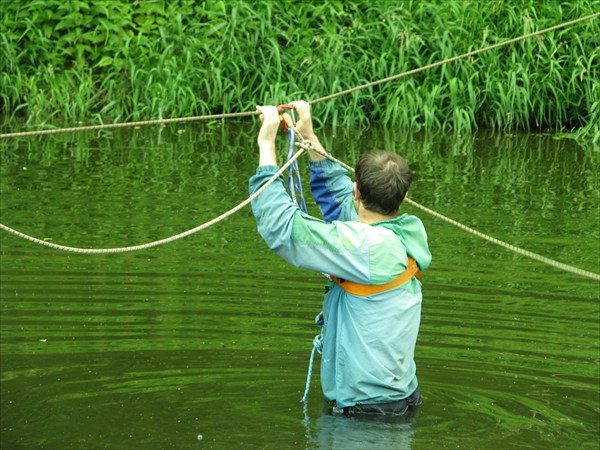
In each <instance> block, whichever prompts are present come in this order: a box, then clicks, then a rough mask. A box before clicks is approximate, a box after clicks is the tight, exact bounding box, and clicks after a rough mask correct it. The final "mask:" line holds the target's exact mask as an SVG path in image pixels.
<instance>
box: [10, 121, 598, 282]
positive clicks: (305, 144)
mask: <svg viewBox="0 0 600 450" xmlns="http://www.w3.org/2000/svg"><path fill="white" fill-rule="evenodd" d="M290 130H292V131H293V132H294V133H295V135H296V139H297V140H298V141H297V142H296V146H297V147H298V148H299V149H300V150H298V151H297V152H296V153H295V154H294V155H293V156H292V157H290V158H289V159H288V161H287V162H286V163H285V164H284V165H283V166H282V167H281V168H280V169H279V170H278V171H277V172H276V173H275V174H274V175H273V176H272V177H271V178H270V179H269V180H268V181H267V182H266V183H265V184H264V185H263V186H262V187H261V188H260V189H259V190H257V191H256V192H255V193H254V194H252V195H251V196H250V197H248V198H247V199H246V200H244V201H243V202H242V203H240V204H239V205H237V206H235V207H234V208H231V209H230V210H229V211H227V212H225V213H223V214H221V215H220V216H218V217H216V218H214V219H213V220H210V221H208V222H205V223H204V224H202V225H199V226H197V227H195V228H192V229H190V230H188V231H184V232H183V233H180V234H177V235H174V236H171V237H169V238H166V239H161V240H158V241H153V242H149V243H146V244H141V245H134V246H130V247H116V248H104V249H94V248H80V247H69V246H66V245H60V244H54V243H52V242H48V241H43V240H41V239H37V238H35V237H32V236H29V235H27V234H25V233H21V232H20V231H17V230H15V229H13V228H10V227H8V226H6V225H4V224H1V223H0V229H2V230H4V231H7V232H9V233H11V234H14V235H15V236H18V237H20V238H23V239H25V240H28V241H32V242H35V243H37V244H40V245H43V246H45V247H50V248H54V249H57V250H64V251H68V252H72V253H86V254H108V253H124V252H132V251H135V250H143V249H146V248H150V247H156V246H158V245H162V244H167V243H169V242H173V241H176V240H178V239H182V238H184V237H186V236H189V235H191V234H194V233H197V232H198V231H201V230H204V229H205V228H208V227H210V226H211V225H214V224H216V223H217V222H220V221H221V220H224V219H226V218H227V217H229V216H231V215H232V214H234V213H236V212H237V211H239V210H240V209H242V208H243V207H244V206H246V205H247V204H248V203H250V202H251V201H252V200H254V199H255V198H256V197H258V196H259V195H260V194H261V193H262V192H263V191H264V190H265V189H266V188H267V187H268V186H270V185H271V184H272V183H273V182H274V181H275V180H276V179H277V178H278V177H279V176H281V175H282V174H283V173H284V172H285V170H286V169H288V168H289V167H290V166H291V165H292V164H293V163H294V162H295V161H296V160H297V159H298V158H299V157H300V155H301V154H302V153H303V152H304V151H306V150H310V151H314V152H316V153H319V154H320V155H322V156H325V157H326V158H328V159H330V160H331V161H333V162H335V163H338V164H339V165H340V166H342V167H343V168H344V169H346V170H348V171H349V172H354V168H352V167H351V166H349V165H348V164H346V163H344V162H343V161H340V160H339V159H337V158H335V157H333V156H331V155H329V154H328V153H326V152H322V151H321V150H319V149H318V148H317V147H316V146H315V145H314V144H313V143H312V142H311V141H309V140H305V139H303V138H302V136H301V135H300V133H298V131H297V130H296V128H294V127H293V126H290ZM404 201H405V202H406V203H408V204H409V205H412V206H414V207H415V208H418V209H420V210H421V211H424V212H426V213H427V214H430V215H431V216H433V217H436V218H438V219H441V220H443V221H445V222H447V223H449V224H451V225H454V226H456V227H458V228H460V229H461V230H464V231H466V232H468V233H470V234H472V235H474V236H477V237H479V238H481V239H484V240H486V241H488V242H491V243H492V244H496V245H498V246H500V247H503V248H505V249H507V250H510V251H512V252H513V253H516V254H519V255H521V256H525V257H527V258H530V259H533V260H536V261H539V262H542V263H544V264H547V265H549V266H552V267H555V268H557V269H561V270H564V271H566V272H570V273H573V274H576V275H580V276H582V277H586V278H591V279H593V280H597V281H600V274H597V273H594V272H590V271H587V270H583V269H579V268H577V267H574V266H570V265H568V264H564V263H561V262H559V261H555V260H553V259H550V258H547V257H545V256H542V255H539V254H537V253H534V252H531V251H529V250H525V249H522V248H520V247H517V246H515V245H512V244H508V243H507V242H504V241H501V240H500V239H496V238H494V237H492V236H489V235H486V234H484V233H482V232H480V231H477V230H474V229H473V228H470V227H468V226H466V225H463V224H462V223H460V222H457V221H456V220H454V219H450V218H449V217H446V216H444V215H443V214H440V213H438V212H436V211H434V210H432V209H429V208H427V207H425V206H423V205H421V204H420V203H417V202H415V201H414V200H411V199H410V198H406V199H405V200H404Z"/></svg>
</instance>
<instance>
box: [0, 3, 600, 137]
mask: <svg viewBox="0 0 600 450" xmlns="http://www.w3.org/2000/svg"><path fill="white" fill-rule="evenodd" d="M598 16H600V12H599V13H595V14H590V15H589V16H585V17H580V18H578V19H574V20H570V21H568V22H563V23H561V24H558V25H554V26H551V27H548V28H544V29H543V30H539V31H534V32H532V33H529V34H525V35H522V36H519V37H516V38H513V39H509V40H506V41H502V42H498V43H496V44H492V45H489V46H487V47H484V48H480V49H478V50H474V51H471V52H467V53H463V54H462V55H459V56H454V57H452V58H448V59H444V60H442V61H438V62H436V63H432V64H428V65H426V66H422V67H419V68H417V69H413V70H409V71H407V72H403V73H400V74H397V75H392V76H390V77H387V78H382V79H380V80H377V81H373V82H370V83H366V84H363V85H360V86H357V87H354V88H351V89H346V90H344V91H340V92H337V93H334V94H330V95H327V96H325V97H321V98H317V99H315V100H312V101H309V103H311V104H315V103H320V102H324V101H326V100H331V99H333V98H336V97H340V96H342V95H346V94H350V93H352V92H356V91H360V90H362V89H367V88H370V87H373V86H377V85H378V84H381V83H387V82H389V81H393V80H398V79H400V78H404V77H407V76H409V75H414V74H416V73H419V72H423V71H425V70H429V69H432V68H434V67H439V66H441V65H443V64H448V63H450V62H454V61H458V60H459V59H465V58H469V57H472V56H475V55H478V54H480V53H484V52H487V51H490V50H494V49H497V48H500V47H503V46H506V45H510V44H514V43H516V42H519V41H522V40H525V39H529V38H532V37H535V36H540V35H542V34H545V33H549V32H551V31H555V30H559V29H561V28H565V27H568V26H571V25H575V24H577V23H580V22H583V21H586V20H590V19H594V18H596V17H598ZM257 114H260V113H259V112H258V111H247V112H239V113H225V114H211V115H203V116H193V117H179V118H172V119H155V120H142V121H138V122H124V123H111V124H101V125H89V126H83V127H71V128H55V129H51V130H38V131H22V132H18V133H4V134H0V139H7V138H13V137H23V136H40V135H45V134H58V133H69V132H75V131H95V130H105V129H110V128H124V127H136V126H143V125H159V124H170V123H181V122H192V121H199V120H215V119H231V118H237V117H247V116H254V115H257Z"/></svg>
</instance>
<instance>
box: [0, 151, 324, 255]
mask: <svg viewBox="0 0 600 450" xmlns="http://www.w3.org/2000/svg"><path fill="white" fill-rule="evenodd" d="M297 146H298V147H299V148H300V150H298V151H297V152H296V154H294V155H293V156H292V157H291V158H290V159H289V160H288V161H287V162H286V163H285V164H284V165H283V166H282V167H281V168H280V169H279V170H278V171H277V172H276V173H275V174H274V175H273V176H272V177H271V178H270V179H269V180H268V181H267V182H266V183H265V184H264V185H263V186H261V187H260V189H258V190H257V191H256V192H255V193H254V194H252V195H251V196H250V197H248V198H247V199H246V200H244V201H243V202H242V203H240V204H239V205H237V206H235V207H234V208H231V209H230V210H229V211H227V212H224V213H223V214H221V215H220V216H218V217H215V218H214V219H213V220H210V221H208V222H205V223H203V224H202V225H199V226H197V227H195V228H192V229H190V230H187V231H184V232H183V233H180V234H177V235H174V236H171V237H169V238H166V239H161V240H158V241H153V242H148V243H146V244H141V245H134V246H130V247H116V248H81V247H69V246H66V245H60V244H54V243H52V242H48V241H43V240H41V239H38V238H35V237H32V236H29V235H27V234H25V233H21V232H20V231H17V230H15V229H13V228H10V227H8V226H6V225H4V224H1V223H0V229H2V230H4V231H7V232H9V233H11V234H14V235H15V236H18V237H20V238H23V239H25V240H28V241H31V242H35V243H36V244H40V245H43V246H45V247H50V248H53V249H56V250H64V251H67V252H72V253H85V254H109V253H125V252H132V251H135V250H143V249H146V248H150V247H156V246H158V245H162V244H167V243H169V242H173V241H176V240H178V239H182V238H184V237H186V236H189V235H191V234H194V233H197V232H198V231H201V230H204V229H205V228H208V227H210V226H211V225H214V224H215V223H217V222H220V221H221V220H224V219H226V218H227V217H229V216H231V215H232V214H234V213H236V212H237V211H239V210H240V209H242V208H243V207H244V206H246V205H247V204H248V203H250V202H251V201H252V200H254V199H255V198H256V197H258V196H259V195H260V194H261V193H262V192H263V191H264V190H265V189H266V188H267V187H268V186H270V185H271V184H273V182H274V181H275V180H276V179H277V178H279V177H280V176H281V175H282V174H283V172H285V171H286V170H287V168H288V167H289V166H291V165H292V164H293V163H294V161H296V160H297V159H298V158H299V157H300V155H301V154H302V153H304V151H305V150H308V149H309V148H310V149H311V150H314V149H315V147H314V144H313V143H312V142H310V141H305V142H302V143H298V144H297Z"/></svg>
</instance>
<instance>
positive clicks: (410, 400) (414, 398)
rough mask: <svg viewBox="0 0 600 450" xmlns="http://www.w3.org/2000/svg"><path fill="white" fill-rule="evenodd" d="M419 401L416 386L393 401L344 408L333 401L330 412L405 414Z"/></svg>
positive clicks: (419, 396) (419, 402) (350, 414)
mask: <svg viewBox="0 0 600 450" xmlns="http://www.w3.org/2000/svg"><path fill="white" fill-rule="evenodd" d="M421 403H423V399H422V397H421V392H420V391H419V388H417V389H416V390H415V391H414V392H413V393H412V394H410V395H409V396H408V397H406V398H404V399H402V400H398V401H395V402H389V403H371V404H364V405H362V404H361V405H354V406H347V407H345V408H338V407H337V406H336V405H335V403H334V406H333V409H332V410H331V412H332V413H333V414H343V415H345V416H354V415H362V414H369V415H371V414H377V415H381V416H397V415H402V414H406V413H407V412H408V410H409V409H413V408H416V407H417V406H419V405H420V404H421Z"/></svg>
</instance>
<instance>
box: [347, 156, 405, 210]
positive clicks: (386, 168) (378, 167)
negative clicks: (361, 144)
mask: <svg viewBox="0 0 600 450" xmlns="http://www.w3.org/2000/svg"><path fill="white" fill-rule="evenodd" d="M355 180H356V185H357V187H358V190H359V191H360V195H361V197H362V202H363V205H364V206H365V208H367V209H368V210H369V211H373V212H376V213H379V214H383V215H386V216H389V215H394V214H396V213H397V212H398V208H399V207H400V203H402V200H404V196H405V195H406V192H407V191H408V188H409V187H410V184H411V182H412V175H411V173H410V170H409V168H408V164H407V163H406V161H405V160H404V159H403V158H402V157H401V156H400V155H397V154H396V153H391V152H387V151H384V150H372V151H370V152H367V153H365V154H363V155H362V156H361V157H360V159H359V160H358V163H357V164H356V168H355Z"/></svg>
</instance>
